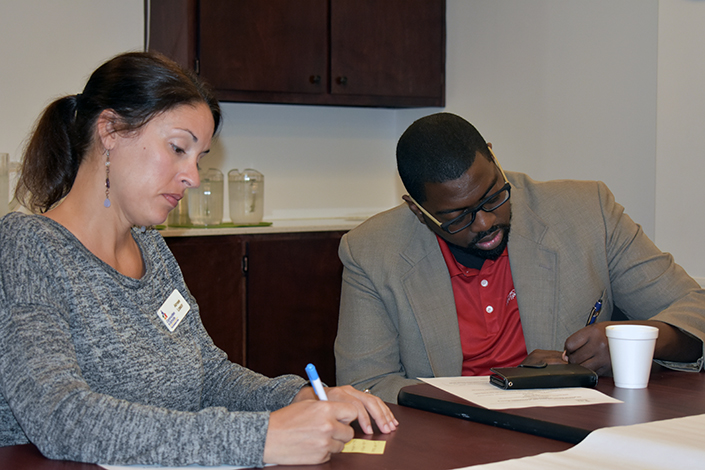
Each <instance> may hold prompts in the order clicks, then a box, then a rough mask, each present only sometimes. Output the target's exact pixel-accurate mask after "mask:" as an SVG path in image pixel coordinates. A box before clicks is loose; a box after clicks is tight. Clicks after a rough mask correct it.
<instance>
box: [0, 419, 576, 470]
mask: <svg viewBox="0 0 705 470" xmlns="http://www.w3.org/2000/svg"><path fill="white" fill-rule="evenodd" d="M390 407H391V408H392V411H393V412H394V414H395V415H396V417H397V419H398V420H399V422H400V426H399V429H397V431H395V432H394V433H392V434H389V435H383V434H375V435H374V436H372V439H383V440H385V441H387V444H386V448H385V452H384V455H367V454H336V455H334V456H333V458H332V459H331V461H330V462H327V463H325V464H323V465H315V466H292V467H282V468H286V469H287V470H303V469H307V470H319V469H320V470H363V469H364V470H368V469H375V470H385V469H389V470H392V469H403V470H414V469H424V470H434V469H439V470H443V469H452V468H458V467H466V466H469V465H476V464H481V463H488V462H496V461H499V460H504V459H510V458H518V457H524V456H528V455H535V454H539V453H541V452H557V451H561V450H565V449H567V448H569V447H571V444H568V443H565V442H560V441H556V440H552V439H547V438H543V437H538V436H533V435H530V434H524V433H519V432H515V431H510V430H507V429H501V428H498V427H493V426H487V425H484V424H479V423H475V422H471V421H466V420H461V419H456V418H451V417H447V416H442V415H439V414H435V413H429V412H426V411H420V410H416V409H413V408H407V407H403V406H397V405H390ZM356 437H362V438H364V437H365V436H364V434H362V433H361V432H360V431H359V429H358V430H357V432H356ZM0 469H2V470H5V469H7V470H99V469H100V467H98V466H97V465H92V464H81V463H75V462H64V461H58V460H49V459H46V458H44V457H43V456H42V455H41V454H40V453H39V452H38V451H37V448H36V447H34V446H33V445H21V446H11V447H0Z"/></svg>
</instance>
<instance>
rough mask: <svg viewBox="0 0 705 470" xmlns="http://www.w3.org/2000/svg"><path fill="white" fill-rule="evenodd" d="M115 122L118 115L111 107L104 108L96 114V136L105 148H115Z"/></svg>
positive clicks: (116, 134)
mask: <svg viewBox="0 0 705 470" xmlns="http://www.w3.org/2000/svg"><path fill="white" fill-rule="evenodd" d="M117 122H118V115H117V113H116V112H115V111H113V110H112V109H104V110H103V111H102V112H101V113H100V115H99V116H98V120H97V121H96V130H97V132H98V138H99V139H100V142H101V145H102V146H103V148H104V149H105V150H112V149H113V148H115V144H116V141H117V137H118V133H117V128H116V127H117Z"/></svg>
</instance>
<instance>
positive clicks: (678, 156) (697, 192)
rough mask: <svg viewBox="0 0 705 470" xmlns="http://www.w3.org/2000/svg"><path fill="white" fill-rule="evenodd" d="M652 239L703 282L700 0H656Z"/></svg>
mask: <svg viewBox="0 0 705 470" xmlns="http://www.w3.org/2000/svg"><path fill="white" fill-rule="evenodd" d="M658 54H659V63H658V84H659V87H658V132H657V147H656V148H657V153H656V155H657V158H656V242H657V243H658V245H659V247H660V248H661V249H662V250H665V251H668V252H670V253H672V254H673V256H674V257H675V258H676V261H678V262H679V263H680V264H681V265H682V266H683V267H684V268H685V269H686V271H688V272H689V273H690V274H691V275H692V276H696V278H697V279H698V281H700V284H701V285H705V246H704V245H703V233H705V217H704V216H703V205H702V204H703V201H705V184H703V176H705V130H704V127H705V2H704V1H695V0H661V1H660V2H659V44H658Z"/></svg>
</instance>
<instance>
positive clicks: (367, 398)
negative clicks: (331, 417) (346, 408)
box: [294, 385, 399, 434]
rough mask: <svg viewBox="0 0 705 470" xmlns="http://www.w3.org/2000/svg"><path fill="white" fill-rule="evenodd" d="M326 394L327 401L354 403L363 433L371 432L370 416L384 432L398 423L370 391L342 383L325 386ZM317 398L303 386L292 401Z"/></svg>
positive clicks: (389, 430) (386, 432)
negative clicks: (341, 384) (336, 385)
mask: <svg viewBox="0 0 705 470" xmlns="http://www.w3.org/2000/svg"><path fill="white" fill-rule="evenodd" d="M326 395H328V400H329V401H332V402H342V403H350V404H352V405H354V406H355V408H356V409H357V421H358V423H359V424H360V428H362V431H363V432H364V433H365V434H372V433H373V430H372V423H371V420H370V416H371V417H372V419H373V420H374V422H375V424H377V427H378V428H379V430H380V431H382V432H383V433H384V434H388V433H390V432H392V431H394V430H395V429H396V428H397V426H398V425H399V422H398V421H397V419H396V418H395V417H394V415H393V414H392V411H391V410H390V409H389V407H388V406H387V405H386V404H385V403H384V402H383V401H382V400H381V399H379V398H377V397H376V396H374V395H372V394H370V393H364V392H361V391H359V390H356V389H354V388H353V387H351V386H350V385H344V386H342V387H330V388H326ZM317 399H318V398H317V397H316V394H315V392H314V391H313V389H312V388H311V387H304V388H303V389H301V391H300V392H299V393H298V395H296V398H294V402H297V401H301V400H317Z"/></svg>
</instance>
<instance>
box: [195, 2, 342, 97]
mask: <svg viewBox="0 0 705 470" xmlns="http://www.w3.org/2000/svg"><path fill="white" fill-rule="evenodd" d="M200 32H201V34H200V38H201V42H200V70H201V75H202V76H203V77H204V78H205V80H206V81H208V82H209V83H210V84H211V85H212V86H213V87H214V88H216V89H217V90H218V91H219V92H223V93H227V92H232V91H256V92H281V93H325V92H326V91H327V90H326V86H327V83H328V73H327V70H328V0H296V1H291V0H201V2H200Z"/></svg>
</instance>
